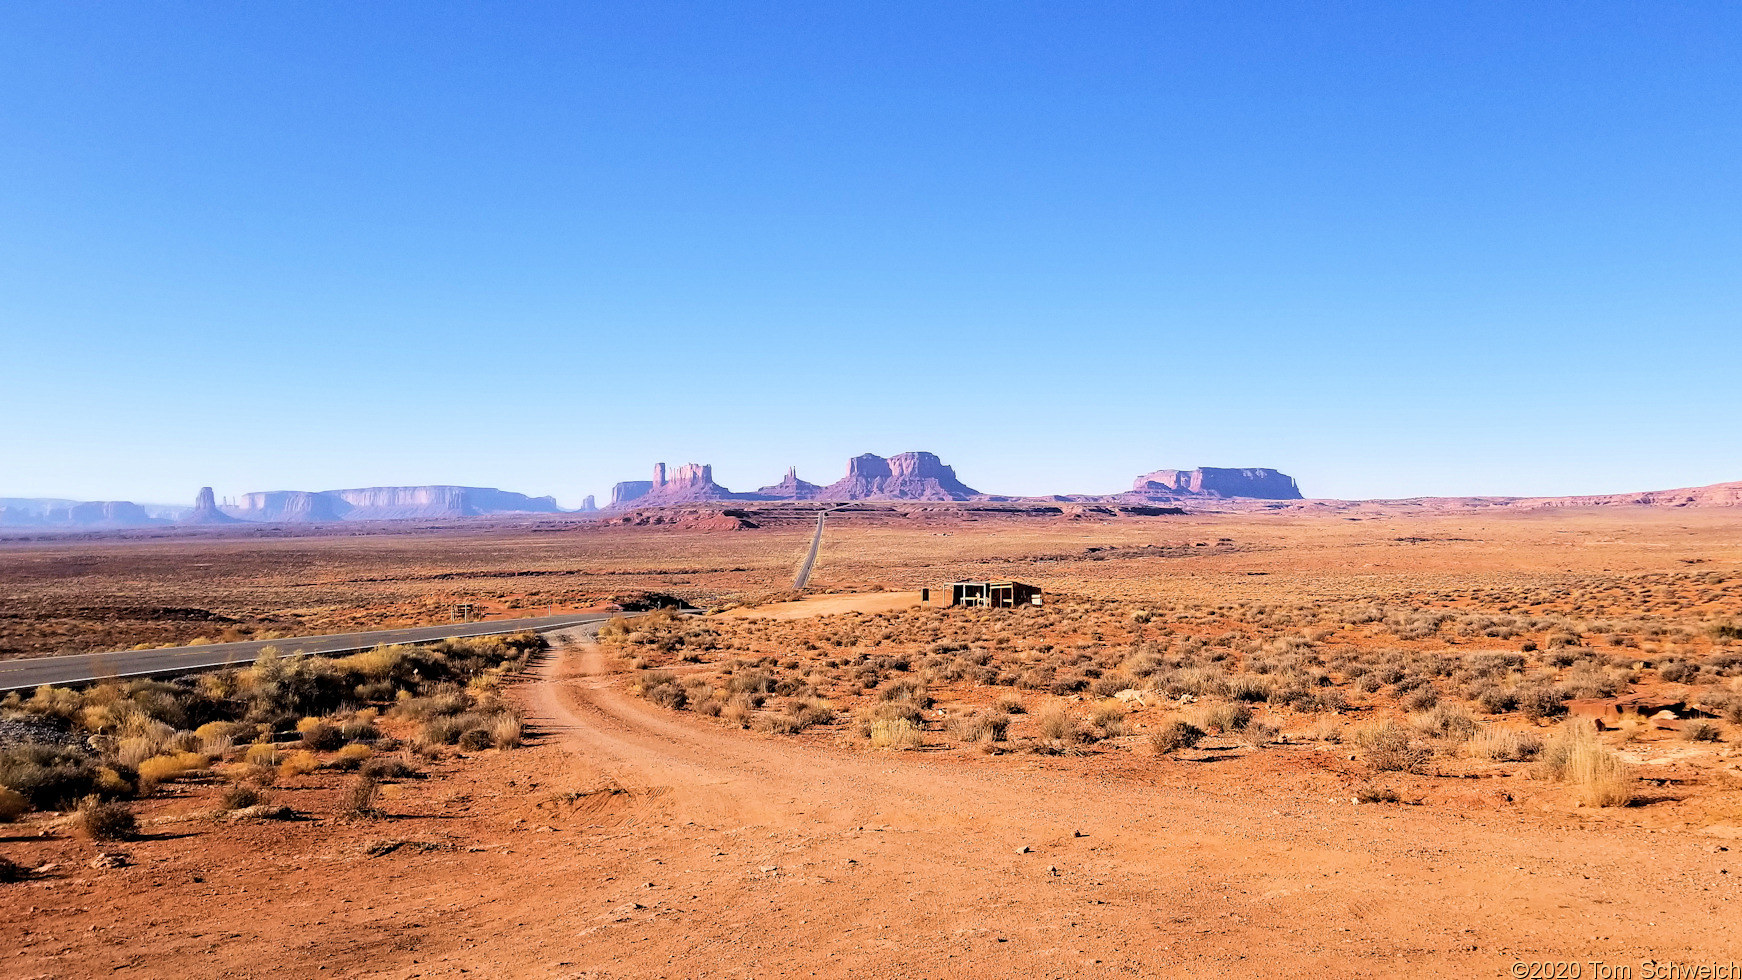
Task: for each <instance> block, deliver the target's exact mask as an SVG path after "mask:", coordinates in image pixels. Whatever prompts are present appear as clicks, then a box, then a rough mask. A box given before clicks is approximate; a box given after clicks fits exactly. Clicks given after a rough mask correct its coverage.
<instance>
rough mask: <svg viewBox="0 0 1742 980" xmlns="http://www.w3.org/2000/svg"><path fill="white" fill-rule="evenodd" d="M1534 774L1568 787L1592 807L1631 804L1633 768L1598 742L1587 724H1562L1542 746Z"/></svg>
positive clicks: (1633, 782) (1633, 786) (1574, 722)
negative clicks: (1540, 756)
mask: <svg viewBox="0 0 1742 980" xmlns="http://www.w3.org/2000/svg"><path fill="white" fill-rule="evenodd" d="M1537 771H1538V773H1539V774H1540V775H1542V777H1543V778H1545V779H1551V780H1553V781H1555V782H1558V783H1567V784H1569V785H1571V786H1572V787H1573V789H1574V790H1575V792H1577V794H1578V796H1579V799H1580V801H1581V802H1584V803H1586V804H1589V805H1591V806H1626V805H1627V804H1629V803H1631V802H1633V796H1634V788H1635V779H1634V776H1633V768H1632V767H1631V766H1629V765H1628V764H1627V763H1626V762H1625V761H1623V760H1622V758H1621V756H1620V755H1618V754H1616V752H1615V751H1614V750H1613V749H1610V748H1608V747H1607V746H1605V745H1603V744H1602V743H1601V742H1599V741H1597V736H1596V733H1595V732H1593V731H1592V730H1591V728H1590V726H1589V724H1588V723H1584V722H1578V721H1568V722H1564V723H1562V725H1561V726H1560V728H1559V729H1557V730H1556V732H1555V736H1554V737H1553V738H1552V739H1550V740H1549V743H1548V745H1547V746H1545V747H1544V749H1543V752H1542V758H1541V760H1540V761H1539V762H1538V763H1537Z"/></svg>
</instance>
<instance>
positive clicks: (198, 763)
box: [138, 752, 206, 792]
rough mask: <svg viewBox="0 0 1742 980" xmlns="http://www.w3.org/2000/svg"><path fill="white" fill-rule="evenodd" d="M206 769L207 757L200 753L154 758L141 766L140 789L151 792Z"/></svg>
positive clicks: (139, 769)
mask: <svg viewBox="0 0 1742 980" xmlns="http://www.w3.org/2000/svg"><path fill="white" fill-rule="evenodd" d="M205 767H206V757H205V756H203V755H201V754H199V753H198V752H177V753H175V754H173V755H159V756H153V757H152V758H149V759H146V760H145V761H144V762H141V763H140V764H139V768H138V773H139V788H140V790H141V791H145V792H149V791H150V790H151V789H153V788H154V787H156V786H158V785H159V784H162V783H167V782H170V781H171V780H174V779H177V778H179V777H181V776H184V775H186V774H188V773H190V772H194V771H196V770H200V769H204V768H205Z"/></svg>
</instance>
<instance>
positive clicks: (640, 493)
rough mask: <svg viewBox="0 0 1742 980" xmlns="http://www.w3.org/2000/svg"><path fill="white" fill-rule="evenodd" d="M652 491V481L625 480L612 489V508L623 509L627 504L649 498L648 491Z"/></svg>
mask: <svg viewBox="0 0 1742 980" xmlns="http://www.w3.org/2000/svg"><path fill="white" fill-rule="evenodd" d="M652 489H653V481H652V480H624V481H623V482H622V483H619V484H617V485H616V486H614V487H612V488H611V506H612V507H622V506H624V505H625V504H628V503H631V502H633V501H636V500H640V499H641V498H642V497H645V496H647V491H649V490H652Z"/></svg>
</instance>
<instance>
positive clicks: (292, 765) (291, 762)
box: [278, 749, 321, 776]
mask: <svg viewBox="0 0 1742 980" xmlns="http://www.w3.org/2000/svg"><path fill="white" fill-rule="evenodd" d="M320 767H321V760H319V759H317V758H315V754H314V753H313V752H310V751H309V750H307V749H299V750H297V751H295V752H292V753H291V754H289V755H287V756H285V757H284V759H283V760H282V761H280V762H279V763H278V772H279V775H281V776H304V775H307V774H309V773H311V772H314V771H315V770H316V769H319V768H320Z"/></svg>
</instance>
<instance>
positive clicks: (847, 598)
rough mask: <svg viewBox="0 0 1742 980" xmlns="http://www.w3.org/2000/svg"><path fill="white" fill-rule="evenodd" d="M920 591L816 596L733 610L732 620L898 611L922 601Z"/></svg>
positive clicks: (798, 617) (731, 613) (728, 614)
mask: <svg viewBox="0 0 1742 980" xmlns="http://www.w3.org/2000/svg"><path fill="white" fill-rule="evenodd" d="M920 595H921V593H919V592H873V593H870V594H866V595H857V594H849V595H812V596H805V597H804V598H802V599H799V600H797V601H795V602H767V603H759V604H757V605H752V606H743V607H740V608H738V609H733V610H730V611H728V612H725V613H723V614H722V615H724V616H726V617H728V618H731V619H809V618H812V617H816V616H829V615H833V614H836V613H846V612H857V613H865V614H867V615H869V614H871V613H880V612H895V611H896V610H899V609H906V608H908V607H909V606H913V605H915V604H917V603H918V602H919V601H920Z"/></svg>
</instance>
